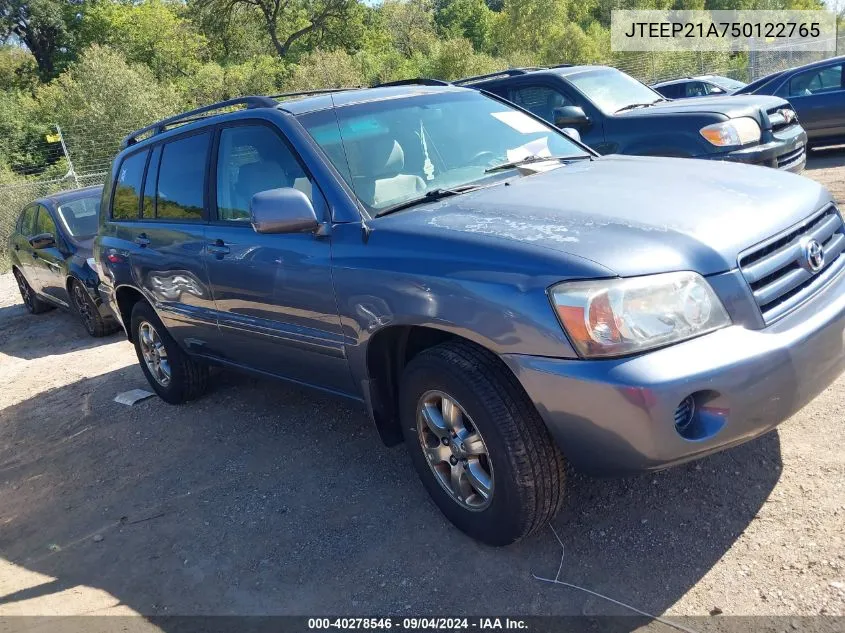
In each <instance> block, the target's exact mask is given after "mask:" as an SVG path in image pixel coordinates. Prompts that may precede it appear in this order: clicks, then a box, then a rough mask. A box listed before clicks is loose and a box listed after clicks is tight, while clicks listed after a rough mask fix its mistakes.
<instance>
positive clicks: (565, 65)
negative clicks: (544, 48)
mask: <svg viewBox="0 0 845 633" xmlns="http://www.w3.org/2000/svg"><path fill="white" fill-rule="evenodd" d="M574 65H575V64H557V65H556V66H552V68H572V67H573V66H574Z"/></svg>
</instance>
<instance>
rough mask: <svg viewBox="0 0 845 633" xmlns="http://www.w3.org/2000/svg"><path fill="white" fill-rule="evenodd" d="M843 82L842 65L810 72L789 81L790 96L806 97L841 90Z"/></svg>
mask: <svg viewBox="0 0 845 633" xmlns="http://www.w3.org/2000/svg"><path fill="white" fill-rule="evenodd" d="M842 81H843V76H842V64H838V65H836V66H827V67H826V68H816V69H814V70H808V71H807V72H804V73H800V74H798V75H795V76H794V77H793V78H792V79H790V80H789V96H790V97H806V96H808V95H812V94H816V93H818V92H832V91H834V90H841V89H842V87H843V85H842Z"/></svg>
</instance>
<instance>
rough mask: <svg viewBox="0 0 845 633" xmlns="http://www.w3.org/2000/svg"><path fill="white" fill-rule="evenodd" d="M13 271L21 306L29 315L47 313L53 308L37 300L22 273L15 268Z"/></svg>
mask: <svg viewBox="0 0 845 633" xmlns="http://www.w3.org/2000/svg"><path fill="white" fill-rule="evenodd" d="M14 270H15V281H17V282H18V290H20V292H21V299H23V304H24V305H25V306H26V309H27V310H29V312H30V314H41V313H42V312H47V311H48V310H52V309H54V308H55V306H53V305H52V304H49V303H47V302H46V301H44V300H42V299H39V298H38V296H37V295H36V294H35V291H34V290H33V289H32V286H30V285H29V282H28V281H27V280H26V277H24V276H23V273H22V272H21V271H20V270H18V269H17V268H15V269H14Z"/></svg>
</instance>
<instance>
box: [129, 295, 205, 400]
mask: <svg viewBox="0 0 845 633" xmlns="http://www.w3.org/2000/svg"><path fill="white" fill-rule="evenodd" d="M132 339H133V340H134V341H135V353H136V354H137V356H138V361H139V362H140V364H141V370H142V371H143V372H144V375H145V376H146V377H147V381H148V382H149V383H150V386H151V387H152V388H153V390H154V391H155V392H156V393H157V394H158V396H159V397H160V398H161V399H162V400H164V401H165V402H169V403H170V404H181V403H183V402H186V401H188V400H193V399H194V398H198V397H199V396H201V395H202V394H203V393H205V391H206V389H207V387H208V366H207V365H206V364H205V363H202V362H199V361H197V360H195V359H193V358H191V357H190V356H188V354H186V353H185V352H184V351H182V349H181V348H180V347H179V345H177V343H176V341H174V340H173V337H171V336H170V334H168V332H167V330H166V329H165V327H164V325H163V324H162V322H161V321H160V320H159V318H158V315H156V313H155V310H153V309H152V307H150V305H149V304H148V303H145V302H143V301H139V302H138V303H136V304H135V307H134V308H132Z"/></svg>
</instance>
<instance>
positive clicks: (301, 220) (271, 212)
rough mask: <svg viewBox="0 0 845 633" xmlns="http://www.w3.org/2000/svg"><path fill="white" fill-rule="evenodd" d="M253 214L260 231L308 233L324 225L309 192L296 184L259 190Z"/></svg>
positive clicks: (254, 197) (253, 222)
mask: <svg viewBox="0 0 845 633" xmlns="http://www.w3.org/2000/svg"><path fill="white" fill-rule="evenodd" d="M249 214H250V219H251V220H252V228H253V229H255V232H256V233H307V232H309V231H315V230H317V228H319V226H320V223H319V222H318V221H317V214H316V213H314V207H313V205H312V204H311V201H310V200H309V199H308V196H306V195H305V194H304V193H302V192H301V191H300V190H299V189H294V188H293V187H283V188H281V189H268V190H267V191H259V192H258V193H257V194H255V195H254V196H252V201H251V202H250V203H249Z"/></svg>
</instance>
